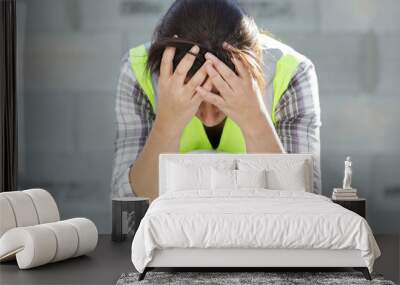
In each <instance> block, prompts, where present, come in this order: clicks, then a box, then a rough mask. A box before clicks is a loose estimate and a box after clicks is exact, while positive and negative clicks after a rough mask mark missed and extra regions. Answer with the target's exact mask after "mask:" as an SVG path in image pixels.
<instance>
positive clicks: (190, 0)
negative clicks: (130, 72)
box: [147, 0, 265, 88]
mask: <svg viewBox="0 0 400 285" xmlns="http://www.w3.org/2000/svg"><path fill="white" fill-rule="evenodd" d="M175 35H177V37H175ZM224 41H225V42H227V43H229V44H230V45H231V46H232V47H233V49H231V50H227V49H225V48H223V47H222V44H223V42H224ZM193 45H198V46H199V47H200V52H199V54H198V56H197V57H196V60H195V62H194V64H193V66H192V68H191V69H190V71H189V73H188V76H189V77H191V76H193V75H194V74H195V73H196V71H197V70H198V69H199V68H200V67H201V66H202V65H203V63H204V61H205V59H204V54H205V53H206V52H207V51H209V52H211V53H213V54H214V55H216V56H217V57H218V58H219V59H221V60H222V61H223V62H224V63H225V64H226V65H228V66H229V67H230V68H231V69H232V70H233V71H235V66H234V64H233V62H232V60H231V58H232V55H233V54H235V55H236V56H237V57H238V58H240V59H241V60H242V61H243V62H244V64H245V66H246V67H247V68H248V69H249V71H250V72H251V74H252V76H253V77H254V78H255V79H256V81H257V82H258V84H259V85H260V88H264V86H265V80H264V74H263V67H262V50H261V47H260V44H259V30H258V28H257V25H256V24H255V22H254V20H253V19H252V18H251V17H249V16H248V15H247V14H246V13H245V12H244V10H243V9H242V8H241V7H240V6H239V4H238V2H237V1H234V0H176V1H175V2H174V3H173V4H172V5H171V7H170V8H169V9H168V11H167V12H166V14H165V15H164V16H163V17H162V19H161V21H160V22H159V24H158V26H157V27H156V29H155V31H154V34H153V37H152V42H151V46H150V51H149V58H148V63H147V68H148V69H149V70H150V71H151V72H152V73H157V74H159V70H160V65H161V58H162V54H163V52H164V50H165V48H166V47H168V46H173V47H176V52H175V57H174V61H173V66H174V70H175V68H176V66H177V65H178V63H179V62H180V60H181V59H182V58H183V57H184V56H185V54H186V53H187V52H188V51H189V50H190V48H191V47H192V46H193ZM235 72H236V71H235Z"/></svg>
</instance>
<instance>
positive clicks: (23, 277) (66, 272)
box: [0, 235, 400, 285]
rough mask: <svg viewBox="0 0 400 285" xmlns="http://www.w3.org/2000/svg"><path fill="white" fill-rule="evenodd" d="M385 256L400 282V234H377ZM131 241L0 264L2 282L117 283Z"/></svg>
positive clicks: (389, 274)
mask: <svg viewBox="0 0 400 285" xmlns="http://www.w3.org/2000/svg"><path fill="white" fill-rule="evenodd" d="M376 240H377V242H378V244H379V247H380V249H381V251H382V256H381V257H380V258H379V259H378V260H377V261H376V263H375V267H374V272H376V273H382V274H384V276H385V278H386V279H389V280H392V281H394V282H395V283H399V279H400V276H399V275H400V263H399V260H400V235H377V236H376ZM130 249H131V244H130V242H122V243H114V242H112V241H111V238H110V236H109V235H100V237H99V243H98V246H97V248H96V250H95V251H94V252H92V253H91V254H89V255H88V256H81V257H77V258H74V259H70V260H65V261H61V262H58V263H53V264H48V265H44V266H41V267H37V268H34V269H29V270H19V269H18V267H17V265H16V262H7V263H3V264H0V284H1V285H6V284H7V285H8V284H115V283H116V281H117V280H118V278H119V276H120V275H121V274H122V273H124V272H129V271H134V267H133V265H132V263H131V259H130Z"/></svg>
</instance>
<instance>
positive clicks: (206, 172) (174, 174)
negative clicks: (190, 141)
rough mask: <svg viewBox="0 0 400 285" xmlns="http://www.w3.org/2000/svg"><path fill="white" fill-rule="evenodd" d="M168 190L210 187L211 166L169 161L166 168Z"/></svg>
mask: <svg viewBox="0 0 400 285" xmlns="http://www.w3.org/2000/svg"><path fill="white" fill-rule="evenodd" d="M167 189H168V191H185V190H193V189H198V190H199V189H208V190H209V189H211V167H209V166H204V167H203V166H194V165H184V164H177V163H173V162H170V163H168V169H167Z"/></svg>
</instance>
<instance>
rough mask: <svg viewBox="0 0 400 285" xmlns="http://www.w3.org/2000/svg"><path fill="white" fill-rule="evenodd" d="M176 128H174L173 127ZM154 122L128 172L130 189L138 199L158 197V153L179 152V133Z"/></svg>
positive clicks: (174, 129)
mask: <svg viewBox="0 0 400 285" xmlns="http://www.w3.org/2000/svg"><path fill="white" fill-rule="evenodd" d="M175 127H176V126H175ZM175 127H171V126H170V127H169V128H168V127H167V126H165V124H162V123H160V122H158V121H157V119H156V121H155V122H154V125H153V127H152V129H151V131H150V134H149V136H148V138H147V141H146V144H145V146H144V147H143V149H142V151H141V152H140V154H139V157H138V158H137V159H136V161H135V163H134V165H133V166H132V167H131V170H130V172H129V178H130V179H129V180H130V184H131V188H132V189H133V191H134V192H135V194H136V195H137V196H139V197H148V198H150V200H151V201H152V200H154V199H155V198H157V197H158V157H159V154H160V153H171V152H178V151H179V138H180V135H181V134H180V133H181V132H180V131H179V132H177V131H176V128H175Z"/></svg>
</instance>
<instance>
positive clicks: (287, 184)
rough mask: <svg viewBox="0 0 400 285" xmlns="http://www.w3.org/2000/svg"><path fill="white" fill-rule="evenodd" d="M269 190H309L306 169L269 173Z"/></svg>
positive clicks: (273, 170)
mask: <svg viewBox="0 0 400 285" xmlns="http://www.w3.org/2000/svg"><path fill="white" fill-rule="evenodd" d="M267 181H268V189H272V190H289V191H303V192H305V191H306V189H307V180H306V177H305V172H304V167H303V166H299V167H295V168H290V169H284V170H276V169H271V170H268V171H267Z"/></svg>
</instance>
